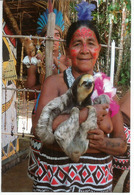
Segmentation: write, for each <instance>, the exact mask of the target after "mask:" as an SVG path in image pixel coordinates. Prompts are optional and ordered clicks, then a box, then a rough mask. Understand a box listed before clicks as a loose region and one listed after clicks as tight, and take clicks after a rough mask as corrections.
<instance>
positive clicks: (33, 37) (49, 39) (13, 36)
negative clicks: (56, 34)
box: [2, 35, 123, 50]
mask: <svg viewBox="0 0 134 195" xmlns="http://www.w3.org/2000/svg"><path fill="white" fill-rule="evenodd" d="M2 36H3V37H9V38H30V39H42V40H43V39H44V40H48V41H60V42H65V41H66V40H64V39H59V40H57V39H54V38H53V37H38V36H31V35H2ZM101 46H102V47H106V48H107V47H108V46H107V45H105V44H101ZM109 47H110V48H111V46H109ZM115 49H119V50H122V49H123V48H121V47H115Z"/></svg>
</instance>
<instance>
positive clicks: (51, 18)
mask: <svg viewBox="0 0 134 195" xmlns="http://www.w3.org/2000/svg"><path fill="white" fill-rule="evenodd" d="M54 29H55V13H53V12H51V13H50V14H48V24H47V37H50V38H51V37H52V38H53V37H54ZM52 64H53V40H52V41H51V40H49V41H48V40H46V53H45V65H46V75H45V77H46V78H47V77H48V76H50V75H52Z"/></svg>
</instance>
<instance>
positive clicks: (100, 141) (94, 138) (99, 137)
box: [87, 128, 106, 149]
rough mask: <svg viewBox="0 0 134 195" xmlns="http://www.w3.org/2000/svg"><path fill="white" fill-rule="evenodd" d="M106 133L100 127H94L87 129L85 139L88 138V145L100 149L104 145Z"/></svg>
mask: <svg viewBox="0 0 134 195" xmlns="http://www.w3.org/2000/svg"><path fill="white" fill-rule="evenodd" d="M105 137H106V135H105V134H104V132H103V131H102V130H101V129H99V128H98V129H94V130H90V131H88V134H87V139H89V147H91V148H95V149H100V148H102V147H104V144H105V141H104V139H105Z"/></svg>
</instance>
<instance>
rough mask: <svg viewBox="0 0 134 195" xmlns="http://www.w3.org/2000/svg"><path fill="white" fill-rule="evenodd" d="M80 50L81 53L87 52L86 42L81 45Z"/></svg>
mask: <svg viewBox="0 0 134 195" xmlns="http://www.w3.org/2000/svg"><path fill="white" fill-rule="evenodd" d="M80 52H81V53H89V48H88V47H87V45H86V44H84V45H82V47H81V50H80Z"/></svg>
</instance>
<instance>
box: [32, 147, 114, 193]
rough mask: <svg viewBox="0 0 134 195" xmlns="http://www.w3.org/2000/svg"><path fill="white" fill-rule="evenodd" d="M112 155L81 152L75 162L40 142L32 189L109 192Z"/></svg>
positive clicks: (111, 175) (110, 187) (43, 190)
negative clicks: (41, 144)
mask: <svg viewBox="0 0 134 195" xmlns="http://www.w3.org/2000/svg"><path fill="white" fill-rule="evenodd" d="M112 180H113V174H112V157H111V156H109V155H106V154H102V153H101V154H100V153H97V154H88V153H86V154H84V155H83V156H81V157H80V160H79V162H78V163H74V162H72V161H71V159H70V158H69V157H67V156H66V155H65V153H63V152H62V151H56V150H54V149H50V148H48V147H45V146H43V148H41V152H40V155H39V158H38V172H37V177H36V180H35V182H34V186H33V191H35V192H111V191H112Z"/></svg>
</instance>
